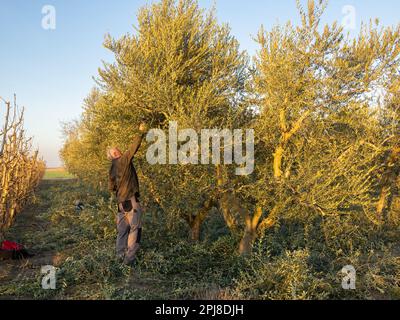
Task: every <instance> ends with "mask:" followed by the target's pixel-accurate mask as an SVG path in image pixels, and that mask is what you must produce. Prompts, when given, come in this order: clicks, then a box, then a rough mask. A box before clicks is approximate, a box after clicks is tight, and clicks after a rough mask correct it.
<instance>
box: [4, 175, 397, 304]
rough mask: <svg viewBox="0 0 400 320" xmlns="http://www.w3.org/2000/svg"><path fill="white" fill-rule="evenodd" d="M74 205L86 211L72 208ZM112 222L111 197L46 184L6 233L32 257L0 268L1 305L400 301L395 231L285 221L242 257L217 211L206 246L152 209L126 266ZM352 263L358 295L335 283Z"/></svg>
mask: <svg viewBox="0 0 400 320" xmlns="http://www.w3.org/2000/svg"><path fill="white" fill-rule="evenodd" d="M78 199H79V200H81V201H82V202H83V203H84V204H85V209H84V210H83V211H76V210H75V207H74V203H75V201H76V200H78ZM114 218H115V206H114V205H113V204H110V203H109V200H108V197H107V195H105V194H99V193H98V192H96V191H94V190H90V189H89V188H88V187H87V186H84V185H81V184H79V183H78V182H77V181H76V180H45V181H43V182H42V184H41V186H40V188H39V191H38V192H37V195H36V200H35V203H34V204H33V205H31V206H30V207H29V208H27V210H26V211H25V212H24V213H22V214H20V215H19V217H18V218H17V221H16V223H15V224H14V226H13V227H12V228H11V230H9V232H8V234H7V235H6V237H7V239H9V240H13V241H17V242H20V243H23V244H25V245H26V246H27V247H28V248H29V249H30V250H31V251H32V252H33V253H35V254H36V256H35V257H34V258H32V259H30V260H29V261H22V262H4V261H3V262H0V299H1V298H9V299H22V298H24V299H88V300H93V299H114V300H117V299H118V300H124V299H135V300H141V299H207V300H214V299H237V298H241V299H274V300H275V299H400V291H399V289H398V288H399V287H400V258H399V252H400V242H399V238H398V233H395V234H394V235H393V238H391V239H390V238H389V236H388V235H386V236H385V237H382V236H379V237H376V239H375V238H374V236H373V233H366V234H365V236H363V235H362V234H360V235H359V236H358V237H357V239H353V238H351V237H348V236H346V233H348V234H352V233H351V232H349V230H347V229H346V228H347V227H346V224H345V223H344V222H343V221H342V222H341V223H342V224H343V227H342V229H343V232H344V233H343V235H335V238H336V241H328V242H325V241H324V235H322V233H321V229H320V227H319V224H320V223H321V222H320V221H308V222H307V223H305V224H302V223H300V222H296V221H292V222H290V221H281V223H280V226H277V227H276V228H275V229H274V230H270V232H268V233H267V234H266V235H265V236H264V237H262V238H260V239H259V240H258V242H257V244H256V246H255V250H254V254H253V256H252V257H249V258H242V257H240V256H238V255H237V247H238V242H239V240H240V237H238V236H234V235H231V234H230V233H229V232H228V231H227V230H226V229H224V221H223V219H222V217H221V215H220V214H218V212H217V211H215V212H214V213H213V214H211V215H210V217H209V218H208V220H207V221H206V223H205V225H204V226H203V229H202V230H203V234H202V239H203V240H202V241H201V242H199V243H193V242H191V241H190V240H189V239H188V229H187V226H186V225H185V223H180V222H177V225H176V226H174V227H171V226H169V224H168V223H167V222H166V219H165V216H164V215H162V214H161V213H160V212H157V211H154V210H152V209H151V208H150V209H148V210H147V212H146V214H145V218H144V230H143V242H142V248H141V250H140V252H139V255H138V259H137V264H136V266H135V267H134V268H133V269H131V268H129V267H126V266H124V265H122V264H120V263H119V262H118V261H117V260H116V259H115V253H114V250H115V238H116V230H115V229H116V228H115V222H114ZM332 223H334V224H336V223H337V222H336V221H332ZM304 228H306V230H307V232H303V231H302V229H304ZM327 229H328V230H330V228H327ZM216 230H218V231H216ZM385 234H387V233H385ZM325 236H328V235H325ZM328 238H329V237H328ZM349 264H351V265H354V266H355V268H356V270H357V290H356V291H345V290H343V289H342V287H341V281H342V278H343V275H342V274H341V272H340V271H341V269H342V268H343V266H345V265H349ZM43 265H53V266H55V267H57V270H58V271H57V290H54V291H52V290H50V291H45V290H42V289H41V286H40V283H41V273H40V268H41V266H43Z"/></svg>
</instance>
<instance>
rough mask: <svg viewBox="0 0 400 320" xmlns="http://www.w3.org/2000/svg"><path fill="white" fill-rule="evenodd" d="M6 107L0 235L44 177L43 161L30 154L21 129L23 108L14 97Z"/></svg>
mask: <svg viewBox="0 0 400 320" xmlns="http://www.w3.org/2000/svg"><path fill="white" fill-rule="evenodd" d="M0 106H1V107H2V108H3V106H5V109H4V111H5V113H4V114H5V118H4V124H3V125H2V127H1V128H0V187H1V188H0V235H2V234H3V233H4V231H5V230H6V229H7V228H9V227H10V226H11V225H12V223H13V221H14V219H15V216H16V214H18V213H19V212H20V211H21V210H22V208H23V207H24V206H25V205H26V204H27V203H28V202H29V201H30V200H31V197H32V195H33V191H34V189H35V187H36V186H37V185H38V183H39V181H40V180H41V178H42V177H43V173H44V169H45V164H44V162H43V161H42V160H40V159H39V158H38V152H37V151H35V152H34V153H33V154H32V152H31V151H32V144H31V139H29V138H26V136H25V131H24V110H23V109H22V110H18V107H17V104H16V101H15V98H14V103H13V104H11V103H10V102H7V101H5V100H2V99H1V98H0Z"/></svg>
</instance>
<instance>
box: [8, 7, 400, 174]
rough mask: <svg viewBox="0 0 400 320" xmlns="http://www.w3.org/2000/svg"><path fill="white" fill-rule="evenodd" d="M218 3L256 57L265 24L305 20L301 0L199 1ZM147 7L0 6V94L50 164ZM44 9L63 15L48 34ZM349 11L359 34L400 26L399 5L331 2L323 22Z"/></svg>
mask: <svg viewBox="0 0 400 320" xmlns="http://www.w3.org/2000/svg"><path fill="white" fill-rule="evenodd" d="M214 2H215V3H216V8H217V16H218V19H219V21H220V22H227V23H229V24H230V26H231V27H232V33H233V34H234V35H235V36H236V37H237V38H238V40H239V41H240V43H241V45H242V48H243V49H245V50H247V51H248V52H249V53H250V54H253V53H254V52H255V50H256V49H257V46H256V44H255V43H254V41H253V40H252V36H254V35H255V34H256V33H257V31H258V30H259V28H260V26H261V24H263V25H264V26H265V27H266V28H267V29H269V28H270V27H271V26H273V25H274V24H275V23H277V22H281V23H284V22H286V21H287V20H292V21H298V15H297V11H296V6H295V1H294V0H282V1H272V0H246V1H240V0H215V1H214V0H199V3H200V5H201V6H202V7H204V8H210V7H211V6H212V5H213V3H214ZM146 3H150V1H146V0H113V1H111V0H0V74H1V76H0V96H2V97H3V98H5V99H8V100H11V98H12V95H13V94H14V93H16V94H17V97H18V102H19V104H20V105H21V106H25V107H26V120H25V123H26V128H27V133H28V135H30V136H34V138H35V146H38V147H39V148H40V152H41V155H42V156H43V158H44V159H45V160H46V161H47V164H48V166H50V167H52V166H58V165H60V160H59V158H58V150H59V149H60V147H61V146H62V136H61V130H60V128H61V126H60V122H62V121H70V120H73V119H77V118H79V115H80V113H81V106H82V101H83V99H84V98H85V96H86V95H87V94H88V92H89V91H90V89H91V88H92V87H93V86H94V81H93V76H96V75H97V69H98V67H100V66H101V61H102V60H105V61H109V62H110V61H112V59H113V57H112V55H111V54H110V53H108V52H107V50H105V49H104V48H103V47H102V42H103V38H104V34H106V33H110V34H111V35H112V36H114V37H119V36H121V35H123V34H125V33H127V32H131V31H133V28H132V26H133V25H136V12H137V10H138V8H140V7H141V6H143V5H145V4H146ZM45 5H52V6H54V7H55V9H56V29H55V30H44V29H43V28H42V25H41V23H42V18H43V14H42V7H43V6H45ZM346 5H352V6H354V7H355V9H356V18H357V20H356V22H357V29H358V28H359V25H360V23H361V20H364V21H366V20H369V19H370V18H375V17H379V18H380V20H381V22H382V24H384V25H395V24H397V23H399V18H398V14H399V12H400V2H399V1H398V0H381V1H378V0H331V1H330V4H329V7H328V10H327V12H326V14H325V16H324V20H325V21H333V20H338V21H341V20H342V19H343V13H342V8H343V7H344V6H346ZM357 29H356V30H357ZM353 32H354V33H356V32H357V31H353ZM2 115H3V110H0V116H2Z"/></svg>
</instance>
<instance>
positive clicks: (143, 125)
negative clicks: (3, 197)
mask: <svg viewBox="0 0 400 320" xmlns="http://www.w3.org/2000/svg"><path fill="white" fill-rule="evenodd" d="M148 130H149V128H148V126H147V124H146V123H144V122H142V123H141V124H140V126H139V131H140V132H141V133H146V132H147V131H148Z"/></svg>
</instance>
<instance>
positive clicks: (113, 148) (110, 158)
mask: <svg viewBox="0 0 400 320" xmlns="http://www.w3.org/2000/svg"><path fill="white" fill-rule="evenodd" d="M115 149H117V148H115V147H108V148H107V159H108V160H110V161H112V160H114V157H113V155H112V151H114V150H115Z"/></svg>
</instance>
